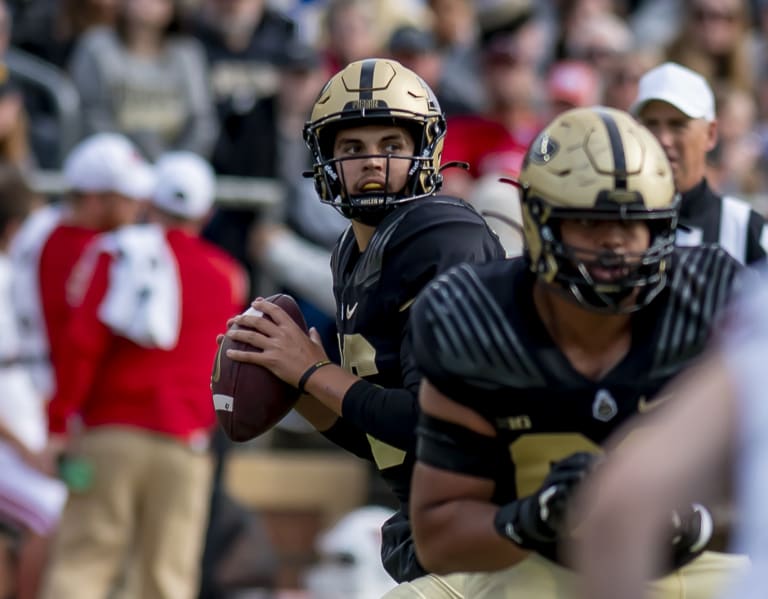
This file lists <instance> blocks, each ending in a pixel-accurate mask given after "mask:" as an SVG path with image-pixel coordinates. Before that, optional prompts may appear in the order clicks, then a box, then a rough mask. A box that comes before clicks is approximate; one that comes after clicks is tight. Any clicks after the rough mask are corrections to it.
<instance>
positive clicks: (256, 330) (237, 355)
mask: <svg viewBox="0 0 768 599" xmlns="http://www.w3.org/2000/svg"><path fill="white" fill-rule="evenodd" d="M251 307H252V308H254V309H255V310H256V311H258V312H261V313H263V314H264V315H265V316H268V317H269V318H264V317H263V316H259V315H254V314H241V315H239V316H236V317H235V318H234V319H233V321H234V323H235V324H237V325H238V326H239V328H230V329H229V330H228V331H227V333H226V335H227V337H230V338H232V339H234V340H236V341H240V342H243V343H247V344H248V345H251V346H253V347H254V349H257V350H261V351H239V350H229V351H228V352H227V355H228V356H229V357H230V358H232V359H233V360H237V361H239V362H245V363H249V364H258V365H259V366H263V367H264V368H267V369H268V370H270V371H271V372H272V373H273V374H274V375H275V376H277V377H279V378H281V379H282V380H284V381H285V382H286V383H288V384H289V385H293V386H294V387H295V386H296V385H297V384H298V382H299V379H300V378H301V375H302V374H304V372H306V370H307V368H309V367H310V366H311V365H312V364H315V363H317V362H320V361H321V360H327V359H328V356H327V354H326V353H325V350H324V349H323V344H322V341H321V340H320V334H319V333H318V332H317V330H316V329H315V328H314V327H313V328H311V329H310V330H309V336H307V335H306V334H305V333H304V331H302V330H301V328H299V326H298V325H297V324H296V323H295V322H294V321H293V319H292V318H291V317H290V316H289V315H288V314H287V313H286V312H285V310H283V309H282V308H281V307H280V306H277V305H276V304H273V303H272V302H268V301H265V300H264V299H262V298H257V299H256V300H254V301H253V303H252V304H251Z"/></svg>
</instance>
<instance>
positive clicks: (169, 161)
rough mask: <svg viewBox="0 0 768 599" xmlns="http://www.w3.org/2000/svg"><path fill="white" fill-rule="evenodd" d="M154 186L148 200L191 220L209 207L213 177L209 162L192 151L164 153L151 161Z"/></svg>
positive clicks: (211, 204) (212, 198)
mask: <svg viewBox="0 0 768 599" xmlns="http://www.w3.org/2000/svg"><path fill="white" fill-rule="evenodd" d="M155 171H156V173H157V186H156V187H155V193H154V196H153V197H152V203H153V204H155V205H156V206H157V207H159V208H161V209H162V210H164V211H165V212H169V213H170V214H174V215H176V216H180V217H182V218H188V219H191V220H194V219H198V218H202V217H203V216H205V215H206V214H207V213H208V211H209V210H210V209H211V206H213V201H214V195H215V192H216V178H215V175H214V173H213V169H212V168H211V165H210V164H209V163H208V162H207V161H205V160H204V159H203V158H201V157H200V156H198V155H197V154H194V153H193V152H181V151H180V152H167V153H166V154H163V155H162V156H160V158H158V160H157V163H156V164H155Z"/></svg>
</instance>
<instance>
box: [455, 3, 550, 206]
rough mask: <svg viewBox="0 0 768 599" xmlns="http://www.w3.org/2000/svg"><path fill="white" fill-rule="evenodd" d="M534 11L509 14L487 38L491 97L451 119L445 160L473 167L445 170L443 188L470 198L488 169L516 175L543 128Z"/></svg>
mask: <svg viewBox="0 0 768 599" xmlns="http://www.w3.org/2000/svg"><path fill="white" fill-rule="evenodd" d="M531 17H532V13H531V12H530V10H528V9H524V11H523V13H522V14H517V13H513V14H511V15H509V16H508V18H509V21H508V23H507V26H506V28H504V29H501V30H499V31H497V32H496V33H494V34H493V35H492V36H491V37H489V38H488V39H487V41H485V42H484V46H483V55H482V72H481V77H482V81H483V85H484V89H485V93H486V96H487V106H486V109H485V110H484V111H483V112H482V113H480V114H474V115H465V116H457V117H453V118H451V119H448V131H449V132H450V133H449V134H448V135H447V136H446V140H445V148H444V151H443V163H444V164H445V163H447V162H451V161H463V162H468V163H469V170H468V171H464V170H461V169H457V168H454V169H449V170H446V171H445V173H444V177H445V188H444V189H445V192H446V193H448V194H452V195H458V196H459V197H468V196H469V195H470V193H471V188H472V185H473V184H474V182H475V181H476V180H477V179H478V178H480V177H482V176H484V175H488V174H493V173H496V174H507V175H516V174H517V173H518V172H519V169H520V166H521V164H522V160H523V155H524V154H525V150H526V149H527V147H528V144H529V143H530V142H531V141H532V140H533V138H534V136H535V135H536V134H537V133H538V131H539V129H540V127H541V122H542V121H541V115H540V114H539V110H540V107H541V104H542V100H543V98H544V95H543V91H544V90H543V89H542V88H541V79H540V77H539V75H538V73H537V71H536V65H537V63H538V61H539V58H540V57H539V56H537V55H536V54H534V53H532V50H531V48H530V45H531V44H530V38H529V35H532V34H533V35H535V33H536V31H537V27H538V24H537V23H536V22H535V21H533V20H532V19H531Z"/></svg>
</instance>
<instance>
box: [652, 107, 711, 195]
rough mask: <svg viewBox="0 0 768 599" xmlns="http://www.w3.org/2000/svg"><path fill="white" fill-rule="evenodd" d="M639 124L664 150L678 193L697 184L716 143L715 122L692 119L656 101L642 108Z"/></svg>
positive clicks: (702, 175)
mask: <svg viewBox="0 0 768 599" xmlns="http://www.w3.org/2000/svg"><path fill="white" fill-rule="evenodd" d="M640 122H641V123H643V125H645V126H646V127H648V129H650V130H651V132H652V133H653V134H654V135H655V136H656V138H657V139H658V140H659V142H660V143H661V147H662V148H664V153H665V154H666V155H667V159H669V163H670V165H671V166H672V174H673V175H674V177H675V187H676V188H677V190H678V191H679V192H681V193H682V192H685V191H688V190H689V189H692V188H693V187H695V186H696V185H698V183H699V182H700V181H701V180H702V178H703V177H704V173H705V171H706V168H707V152H709V151H710V150H711V149H712V148H714V147H715V142H716V141H717V127H716V125H715V123H709V122H707V121H705V120H703V119H692V118H690V117H688V115H686V114H685V113H683V112H680V111H679V110H678V109H677V108H675V107H674V106H672V105H671V104H668V103H666V102H661V101H658V100H653V101H651V102H648V104H646V105H645V106H644V107H643V109H642V110H641V111H640Z"/></svg>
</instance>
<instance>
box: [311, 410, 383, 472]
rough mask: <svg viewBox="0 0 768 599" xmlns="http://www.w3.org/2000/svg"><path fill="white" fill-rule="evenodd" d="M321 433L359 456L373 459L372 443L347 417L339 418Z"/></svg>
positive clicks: (369, 459)
mask: <svg viewBox="0 0 768 599" xmlns="http://www.w3.org/2000/svg"><path fill="white" fill-rule="evenodd" d="M320 434H322V435H323V437H325V438H326V439H328V440H329V441H331V442H332V443H335V444H336V445H338V446H339V447H341V448H342V449H346V450H347V451H348V452H350V453H352V454H354V455H356V456H357V457H359V458H362V459H364V460H368V461H371V462H372V461H373V454H372V452H371V444H370V443H369V442H368V438H367V437H366V435H365V433H364V432H363V431H362V430H360V429H359V428H358V427H356V426H355V425H354V424H352V422H350V421H349V420H347V419H346V418H337V419H336V422H334V423H333V426H332V427H331V428H329V429H328V430H325V431H322V432H321V433H320Z"/></svg>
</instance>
